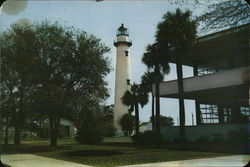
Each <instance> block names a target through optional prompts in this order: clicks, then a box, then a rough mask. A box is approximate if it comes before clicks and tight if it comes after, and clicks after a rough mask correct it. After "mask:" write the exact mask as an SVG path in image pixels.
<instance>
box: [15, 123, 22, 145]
mask: <svg viewBox="0 0 250 167" xmlns="http://www.w3.org/2000/svg"><path fill="white" fill-rule="evenodd" d="M14 144H15V145H20V144H21V129H20V127H19V126H16V127H15V137H14Z"/></svg>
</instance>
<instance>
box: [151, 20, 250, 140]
mask: <svg viewBox="0 0 250 167" xmlns="http://www.w3.org/2000/svg"><path fill="white" fill-rule="evenodd" d="M170 62H171V63H175V64H176V63H177V61H176V55H175V54H174V51H173V54H172V55H171V56H170ZM181 62H182V64H181V65H185V66H190V67H193V77H189V78H183V79H182V81H183V93H182V94H181V96H182V97H183V98H184V99H192V100H195V106H196V112H195V113H196V123H197V125H196V126H191V127H190V126H189V127H186V128H185V129H186V138H187V140H192V141H194V140H197V139H198V138H199V137H201V136H202V135H208V136H211V135H213V134H216V133H217V134H218V133H221V134H223V135H225V137H226V134H227V133H228V132H229V131H230V130H236V129H239V128H244V127H246V125H247V122H248V121H249V119H250V109H249V103H250V102H249V95H250V88H249V87H250V81H249V80H250V24H245V25H241V26H238V27H235V28H231V29H227V30H224V31H220V32H216V33H213V34H209V35H206V36H203V37H200V38H198V39H197V42H196V43H195V46H194V47H193V48H192V49H191V50H190V51H189V52H188V53H187V54H186V55H185V56H183V57H182V58H181ZM153 91H154V89H153ZM160 97H162V98H180V93H179V91H178V81H177V80H172V81H164V82H162V83H160ZM161 132H162V134H163V135H164V136H165V137H168V138H170V139H173V138H174V137H178V135H179V128H178V127H165V128H162V129H161Z"/></svg>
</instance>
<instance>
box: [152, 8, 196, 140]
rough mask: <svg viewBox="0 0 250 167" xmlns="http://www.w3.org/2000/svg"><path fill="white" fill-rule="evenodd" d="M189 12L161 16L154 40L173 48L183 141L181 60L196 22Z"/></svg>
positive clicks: (193, 36)
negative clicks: (161, 19)
mask: <svg viewBox="0 0 250 167" xmlns="http://www.w3.org/2000/svg"><path fill="white" fill-rule="evenodd" d="M191 14H192V13H191V11H189V10H187V11H184V12H182V11H181V10H180V9H176V11H175V12H173V13H171V12H167V13H166V14H165V15H164V16H163V21H161V22H160V23H159V24H158V27H157V32H156V40H157V41H158V42H159V45H160V46H161V47H162V48H164V47H166V48H167V47H169V46H171V47H173V48H174V52H175V55H176V67H177V79H178V90H179V109H180V113H179V114H180V138H181V139H182V140H185V108H184V98H183V73H182V58H183V56H184V55H185V53H186V52H187V50H188V49H190V47H191V46H192V44H193V42H194V41H195V38H196V22H195V21H194V20H192V18H191Z"/></svg>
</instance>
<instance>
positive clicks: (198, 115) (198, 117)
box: [193, 64, 201, 125]
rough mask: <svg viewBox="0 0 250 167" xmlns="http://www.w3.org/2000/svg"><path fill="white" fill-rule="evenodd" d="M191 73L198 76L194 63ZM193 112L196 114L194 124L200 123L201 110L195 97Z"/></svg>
mask: <svg viewBox="0 0 250 167" xmlns="http://www.w3.org/2000/svg"><path fill="white" fill-rule="evenodd" d="M193 73H194V76H198V66H197V65H196V64H195V65H194V66H193ZM195 111H196V112H195V114H196V124H197V125H200V124H201V110H200V103H199V101H198V100H197V99H196V100H195Z"/></svg>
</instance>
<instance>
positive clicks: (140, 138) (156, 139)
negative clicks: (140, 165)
mask: <svg viewBox="0 0 250 167" xmlns="http://www.w3.org/2000/svg"><path fill="white" fill-rule="evenodd" d="M132 140H133V141H134V142H135V143H142V144H145V143H149V144H150V143H151V144H156V143H162V142H163V137H162V136H161V135H159V134H157V133H156V132H153V131H145V132H143V133H141V132H140V133H139V134H138V135H134V136H132Z"/></svg>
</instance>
